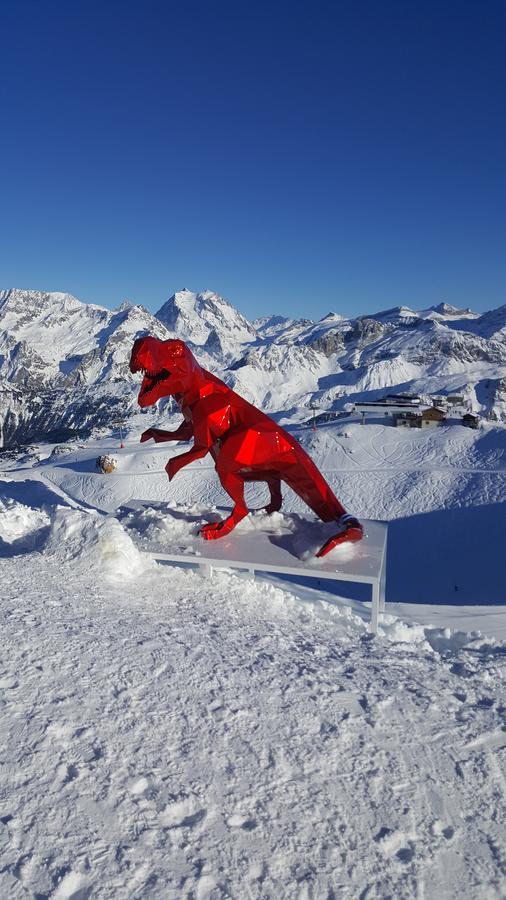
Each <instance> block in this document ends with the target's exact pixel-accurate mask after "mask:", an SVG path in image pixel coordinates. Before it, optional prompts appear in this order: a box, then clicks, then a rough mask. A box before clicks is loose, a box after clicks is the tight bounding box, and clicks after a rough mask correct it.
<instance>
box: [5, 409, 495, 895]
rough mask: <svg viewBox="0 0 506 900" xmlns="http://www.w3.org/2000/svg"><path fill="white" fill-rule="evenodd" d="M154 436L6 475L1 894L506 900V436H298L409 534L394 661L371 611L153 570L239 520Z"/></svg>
mask: <svg viewBox="0 0 506 900" xmlns="http://www.w3.org/2000/svg"><path fill="white" fill-rule="evenodd" d="M149 424H154V423H152V422H151V421H150V422H149ZM145 427H147V426H146V417H145V416H139V417H138V418H137V419H134V420H132V423H131V430H130V432H129V434H128V436H127V439H126V441H125V443H126V446H125V448H124V449H121V450H120V449H119V448H118V443H119V442H118V440H117V439H116V436H114V437H112V436H111V435H110V434H104V435H103V436H102V437H96V438H95V439H93V440H90V441H89V442H87V443H85V444H83V445H81V446H78V445H77V444H74V445H69V446H71V451H70V452H68V453H62V454H54V455H51V449H52V448H51V447H49V446H42V445H41V446H40V447H38V448H35V449H34V450H33V451H31V452H30V451H27V452H26V453H25V454H24V456H17V457H12V458H5V457H4V459H3V462H2V467H3V471H2V472H1V473H0V554H1V557H2V558H1V559H0V585H1V587H0V597H1V601H0V619H1V625H0V627H1V635H2V639H1V643H0V654H1V656H0V715H1V722H2V730H1V742H2V743H1V750H0V752H1V756H0V897H2V898H3V897H6V898H11V897H12V898H18V897H19V898H27V897H34V898H35V897H37V898H45V897H46V898H49V897H51V898H53V897H54V898H74V900H84V898H87V897H89V898H93V897H99V898H144V897H150V898H151V897H153V898H158V897H159V898H180V897H187V898H189V900H190V898H195V900H204V898H209V900H214V898H225V897H233V898H242V897H251V898H257V897H258V898H278V897H290V898H291V897H294V898H301V900H305V898H308V900H310V898H311V900H313V898H314V900H320V898H331V897H333V898H341V897H343V898H344V897H349V898H359V897H361V898H364V900H365V898H369V900H371V898H376V897H381V898H383V897H395V898H403V897H406V898H410V897H419V898H438V900H439V898H442V900H444V898H453V897H457V896H459V897H461V898H469V900H474V898H477V897H480V898H481V897H484V898H496V897H502V896H504V894H505V892H506V854H505V843H506V842H505V830H504V809H505V794H506V778H505V772H504V761H505V755H506V727H505V716H504V712H505V709H504V676H505V667H504V661H505V658H506V629H505V627H504V624H503V620H504V611H505V608H506V588H505V578H504V562H503V555H504V537H503V536H504V509H505V507H504V500H505V499H506V453H505V450H506V430H505V429H504V428H501V427H492V426H486V427H485V428H483V429H481V430H479V431H476V432H474V431H471V430H467V429H464V428H461V427H460V426H454V427H450V426H448V427H445V428H438V429H435V430H430V431H427V432H423V433H420V432H414V433H413V432H408V431H404V430H399V429H393V428H388V427H386V426H384V425H382V424H378V425H366V426H361V425H359V424H358V423H345V424H344V423H342V422H340V423H339V424H338V425H336V424H334V425H329V426H327V427H324V428H321V429H319V430H318V431H317V432H316V433H313V432H312V431H311V430H309V429H305V430H304V429H300V430H298V431H297V432H296V434H297V436H298V437H299V439H300V440H301V441H302V442H303V443H304V444H305V446H306V447H307V448H308V449H309V451H310V452H311V454H312V455H313V457H314V458H315V460H316V461H317V462H318V464H319V465H320V466H321V468H322V469H323V470H324V471H325V473H326V475H327V477H328V479H329V481H330V482H331V483H332V485H333V487H334V489H335V490H336V492H337V493H338V496H340V497H341V498H342V499H343V500H344V502H345V503H346V505H347V506H348V508H349V509H350V510H351V511H353V512H355V513H356V514H358V515H360V516H363V517H367V518H379V519H388V520H390V537H389V556H388V558H389V566H388V579H387V616H386V617H385V619H384V621H383V623H382V628H381V631H380V635H379V636H378V637H373V636H372V635H371V634H370V630H369V624H368V611H367V610H366V609H364V604H363V602H362V601H360V599H358V597H356V598H355V599H350V600H344V599H343V598H340V597H337V596H336V595H335V594H332V593H330V592H325V591H322V590H321V588H320V589H317V588H316V587H315V586H314V585H307V584H306V585H302V584H296V583H288V582H283V581H282V580H280V579H270V580H269V579H268V578H262V579H257V580H256V581H252V580H251V579H249V578H247V577H240V576H238V575H233V574H231V573H228V572H221V573H215V574H214V575H213V578H212V580H211V581H209V579H205V578H203V577H202V576H201V575H200V574H198V573H197V572H195V571H192V570H189V569H188V570H187V569H181V568H174V567H169V566H162V565H156V564H154V563H152V562H151V561H150V560H149V559H148V558H147V557H145V556H143V555H141V554H140V553H139V549H138V548H139V546H140V545H141V538H142V537H144V538H146V536H147V537H148V538H150V537H152V538H153V539H155V538H156V540H157V541H158V542H161V543H163V540H164V539H167V540H168V539H169V538H172V537H173V536H174V531H175V530H177V529H182V531H184V529H185V528H186V529H188V528H189V527H192V526H191V524H189V523H191V519H192V512H191V511H192V509H193V513H194V515H193V518H194V519H195V518H196V517H197V518H198V515H199V514H200V513H201V511H202V509H204V508H207V509H208V510H211V511H212V509H213V508H216V507H217V506H218V507H219V506H222V505H226V504H227V498H226V497H225V495H223V493H222V491H221V488H220V486H219V483H218V481H217V478H216V475H215V473H214V470H213V468H212V467H211V466H210V465H209V462H208V460H203V461H202V462H201V463H200V464H195V465H193V466H192V467H191V468H188V469H185V470H183V471H182V472H180V473H179V474H178V476H177V477H176V478H175V480H174V481H173V482H172V483H170V484H169V482H168V480H167V477H166V475H165V471H164V465H165V463H166V461H167V458H168V456H169V455H171V454H172V453H174V454H175V453H178V452H181V450H182V448H181V445H176V446H173V447H172V448H171V447H170V446H169V445H159V446H154V445H153V444H152V443H149V444H143V445H139V444H138V437H139V433H140V431H141V430H142V429H143V428H145ZM164 427H167V426H166V423H164ZM105 452H108V453H112V454H113V455H114V456H115V458H116V459H117V460H118V468H117V470H116V471H115V472H114V473H113V474H111V475H102V474H100V473H99V472H97V471H96V469H95V460H96V457H97V456H98V455H99V454H101V453H105ZM249 496H250V498H251V500H252V502H253V503H254V505H258V506H260V505H262V502H263V501H264V493H263V489H262V488H258V487H257V488H251V493H250V495H249ZM132 500H144V501H152V502H153V510H152V512H151V513H150V512H149V510H148V512H147V513H146V514H145V515H144V517H142V515H141V514H139V515H137V516H133V517H130V518H128V517H127V516H126V515H125V513H124V511H123V512H122V511H121V510H120V507H121V506H122V505H125V504H127V503H128V502H130V501H132ZM164 503H166V504H168V507H167V511H168V514H167V515H166V516H165V517H164V516H163V515H161V514H160V504H164ZM177 504H179V506H177ZM195 504H198V506H196V505H195ZM286 507H287V510H288V511H295V512H299V513H302V512H304V508H303V506H302V504H301V503H300V502H299V501H298V498H296V497H294V495H293V494H290V492H289V491H288V490H286ZM161 508H162V509H163V506H162V507H161ZM171 509H172V510H173V511H174V510H175V511H176V512H177V511H178V510H179V511H186V516H185V515H180V516H179V518H178V516H175V517H174V516H173V517H171V516H170V514H169V513H170V510H171ZM246 527H247V525H246Z"/></svg>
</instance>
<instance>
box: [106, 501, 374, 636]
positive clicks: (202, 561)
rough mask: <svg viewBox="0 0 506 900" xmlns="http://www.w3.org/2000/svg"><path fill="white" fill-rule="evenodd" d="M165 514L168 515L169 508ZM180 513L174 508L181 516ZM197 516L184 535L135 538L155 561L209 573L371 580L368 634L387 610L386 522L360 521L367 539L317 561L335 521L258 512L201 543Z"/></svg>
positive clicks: (146, 505) (134, 504)
mask: <svg viewBox="0 0 506 900" xmlns="http://www.w3.org/2000/svg"><path fill="white" fill-rule="evenodd" d="M150 507H151V508H153V507H158V511H161V510H160V507H163V504H159V505H158V504H149V503H146V502H140V501H133V502H131V503H129V504H128V505H127V506H126V507H123V508H122V512H123V513H127V512H128V511H129V510H132V511H133V513H131V515H132V514H134V513H135V512H137V511H139V509H143V510H148V509H149V508H150ZM167 514H168V515H170V514H171V512H170V510H169V509H167ZM172 514H173V515H174V514H176V513H174V512H173V513H172ZM182 515H184V514H182V513H181V512H177V516H178V518H179V519H181V516H182ZM195 519H196V517H195V516H192V515H189V516H188V533H186V534H184V535H183V536H181V535H179V536H178V537H177V538H173V539H170V538H164V540H163V543H154V542H153V541H152V540H150V541H146V540H139V542H138V545H139V549H140V550H142V552H144V553H147V554H148V555H149V556H151V557H152V558H153V559H155V560H161V561H163V562H168V563H174V564H178V563H180V564H181V563H184V564H186V565H188V564H191V565H197V566H199V567H200V569H201V570H202V571H203V572H204V573H205V574H206V576H208V577H209V576H210V575H211V574H212V570H213V568H231V569H242V570H244V569H246V570H247V571H249V572H250V573H251V574H252V576H254V575H255V572H267V573H268V572H274V573H276V574H279V575H301V576H305V577H310V578H318V579H320V580H327V579H328V580H331V581H349V582H352V583H353V582H354V583H361V584H370V585H371V600H372V604H371V626H372V632H373V633H374V634H375V633H377V630H378V623H379V617H380V614H381V613H382V612H383V610H384V608H385V585H386V557H387V536H388V525H387V523H386V522H376V521H372V520H363V521H362V524H363V525H364V531H365V537H364V539H363V540H362V541H360V542H359V543H357V544H343V545H341V546H340V547H336V548H335V549H334V550H333V551H331V553H330V554H329V555H328V556H325V557H323V559H317V558H316V557H315V556H314V551H315V550H317V549H318V548H319V547H321V546H322V544H323V543H324V542H325V540H326V539H327V538H328V537H330V536H331V535H332V534H335V533H336V523H328V524H324V523H322V522H318V521H315V520H312V521H310V520H307V519H304V518H303V517H301V516H297V515H290V516H288V515H287V516H279V515H278V517H277V518H275V517H269V516H261V515H260V516H259V515H258V514H257V515H256V516H253V517H252V518H251V521H250V522H248V521H247V520H245V522H243V523H241V524H240V525H239V526H237V528H236V529H235V530H234V531H233V532H231V534H229V535H227V536H226V537H223V538H219V539H218V540H214V541H205V540H204V539H203V538H201V537H200V536H199V535H198V534H197V533H195V531H196V526H195V525H194V524H193V523H194V522H195ZM192 520H193V522H192ZM192 525H193V527H192ZM136 542H137V541H136ZM311 551H313V552H311Z"/></svg>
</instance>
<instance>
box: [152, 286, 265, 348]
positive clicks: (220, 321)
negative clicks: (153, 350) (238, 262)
mask: <svg viewBox="0 0 506 900" xmlns="http://www.w3.org/2000/svg"><path fill="white" fill-rule="evenodd" d="M156 318H157V319H159V320H160V322H162V323H163V324H164V325H165V326H166V328H168V329H169V330H170V331H173V332H175V333H176V334H177V335H178V337H181V338H182V339H183V340H186V341H191V343H193V344H197V345H203V344H205V343H206V341H207V339H208V338H209V335H210V334H211V332H212V331H215V332H216V335H217V336H218V337H219V339H220V340H221V341H224V342H225V344H226V343H227V341H228V342H230V341H231V340H232V341H233V342H236V343H244V342H246V341H252V340H254V339H255V338H256V330H255V328H254V327H253V325H252V324H251V323H250V322H248V320H247V319H246V318H245V317H244V316H243V315H242V314H241V313H240V312H239V310H237V309H236V308H235V307H234V306H232V304H231V303H229V302H228V300H225V298H224V297H221V296H220V295H219V294H216V293H215V292H214V291H210V290H206V291H202V292H201V293H195V292H194V291H189V290H188V289H187V288H183V290H182V291H177V292H176V293H175V294H173V295H172V297H169V299H168V300H167V301H166V303H164V304H163V306H162V307H161V308H160V309H159V310H158V312H157V313H156Z"/></svg>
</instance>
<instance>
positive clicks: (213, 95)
mask: <svg viewBox="0 0 506 900" xmlns="http://www.w3.org/2000/svg"><path fill="white" fill-rule="evenodd" d="M0 33H1V36H2V39H1V48H0V125H1V140H0V161H1V167H0V177H1V182H0V185H1V191H0V212H1V216H0V287H22V288H23V287H30V288H40V289H43V290H62V291H69V292H71V293H73V294H75V295H76V296H78V297H79V298H80V299H83V300H88V301H90V302H95V303H100V304H104V305H107V306H115V305H117V304H118V303H120V302H121V301H122V300H123V299H124V298H129V299H131V300H133V301H135V302H139V303H143V304H144V305H146V306H147V307H148V308H150V309H152V310H154V309H156V308H158V307H159V306H160V305H161V303H162V302H163V301H164V300H165V299H166V298H167V297H168V296H169V295H170V294H171V293H173V292H174V290H177V289H179V288H181V287H183V286H185V287H189V288H191V289H192V290H202V289H204V288H211V289H213V290H216V291H217V292H219V293H221V294H223V295H224V296H226V297H227V298H228V299H229V300H231V301H232V302H233V303H234V304H235V305H236V306H238V308H239V309H241V310H242V311H243V312H244V313H245V314H246V315H247V316H249V317H251V318H253V317H255V316H256V315H263V314H266V313H271V312H278V313H282V314H285V315H298V316H301V315H306V316H310V317H312V318H316V317H320V316H322V315H324V314H325V313H326V312H328V311H329V309H333V310H335V311H337V312H341V313H343V314H347V315H356V314H358V313H361V312H366V311H373V310H377V309H380V308H385V307H388V306H393V305H398V304H401V303H406V304H409V305H412V306H414V307H417V306H418V307H422V306H429V305H432V304H435V303H439V302H440V301H441V300H445V301H447V302H450V303H455V304H458V305H472V306H473V307H474V308H476V309H478V310H485V309H488V308H491V307H494V306H498V305H500V304H502V303H505V302H506V262H505V256H506V252H505V251H506V224H505V222H506V213H505V210H506V103H505V96H506V74H505V73H506V63H505V51H504V48H505V46H506V3H505V2H503V0H499V2H495V0H477V2H473V3H470V2H466V0H456V2H445V0H439V2H425V3H423V2H414V0H402V2H389V0H385V2H379V0H371V2H367V0H349V2H339V0H334V2H328V3H327V2H318V0H312V2H306V3H299V2H297V0H291V2H276V0H270V2H263V0H257V2H255V3H252V2H242V0H234V2H220V0H217V2H211V0H209V2H206V3H202V2H199V0H193V2H191V3H183V2H178V3H173V2H170V0H165V2H159V0H143V2H135V0H134V2H129V0H123V2H121V3H117V2H113V0H101V2H95V0H87V2H79V0H66V2H51V0H43V2H41V0H37V2H32V0H17V2H16V0H11V2H7V0H4V2H3V3H0Z"/></svg>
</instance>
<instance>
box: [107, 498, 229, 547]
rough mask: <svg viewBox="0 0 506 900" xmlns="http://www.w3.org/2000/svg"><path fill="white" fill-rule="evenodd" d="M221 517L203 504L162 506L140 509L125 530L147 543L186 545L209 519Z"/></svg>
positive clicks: (129, 518)
mask: <svg viewBox="0 0 506 900" xmlns="http://www.w3.org/2000/svg"><path fill="white" fill-rule="evenodd" d="M210 518H211V519H213V518H215V519H216V518H219V517H218V516H217V515H216V509H214V508H213V509H212V510H209V508H208V507H205V506H201V505H200V504H193V505H188V504H178V503H177V504H175V506H174V507H169V506H167V505H166V504H158V505H155V506H152V507H147V508H145V509H138V510H137V509H136V510H134V511H133V512H130V513H128V514H127V515H126V516H125V518H124V520H123V521H124V524H125V528H128V529H133V530H134V531H135V532H136V533H137V534H138V535H140V537H141V538H142V539H143V540H144V541H148V542H153V543H156V544H172V543H174V542H178V543H180V542H184V541H185V539H190V538H191V537H194V536H195V535H196V534H198V532H199V531H200V529H201V528H202V526H203V525H205V524H206V522H208V521H209V519H210Z"/></svg>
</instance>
